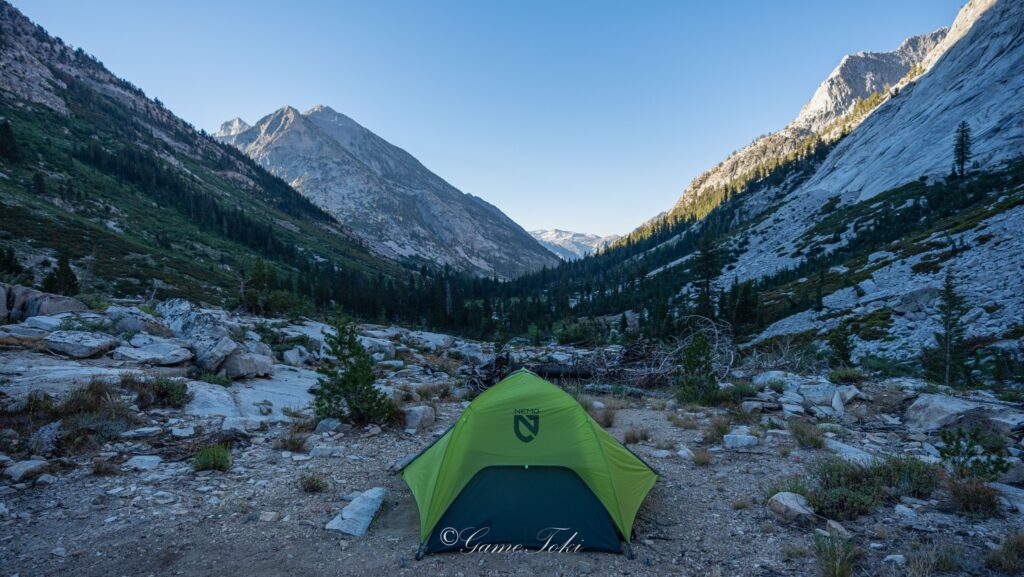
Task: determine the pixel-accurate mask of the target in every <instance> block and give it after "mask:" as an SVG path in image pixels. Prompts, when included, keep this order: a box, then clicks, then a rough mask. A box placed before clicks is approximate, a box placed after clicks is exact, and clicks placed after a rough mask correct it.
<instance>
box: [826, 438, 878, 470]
mask: <svg viewBox="0 0 1024 577" xmlns="http://www.w3.org/2000/svg"><path fill="white" fill-rule="evenodd" d="M825 446H826V447H828V448H829V449H830V450H832V451H834V452H835V453H837V454H838V455H839V458H840V459H842V460H844V461H848V462H850V463H859V464H861V465H870V464H871V463H873V462H875V461H876V460H878V457H875V456H874V455H871V454H870V453H866V452H864V451H862V450H860V449H858V448H856V447H851V446H850V445H847V444H846V443H840V442H839V441H836V440H835V439H825Z"/></svg>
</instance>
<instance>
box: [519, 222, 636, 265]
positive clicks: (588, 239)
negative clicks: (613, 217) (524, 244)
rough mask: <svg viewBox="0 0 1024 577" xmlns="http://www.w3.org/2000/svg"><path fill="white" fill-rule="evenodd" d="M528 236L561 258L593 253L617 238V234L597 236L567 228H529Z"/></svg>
mask: <svg viewBox="0 0 1024 577" xmlns="http://www.w3.org/2000/svg"><path fill="white" fill-rule="evenodd" d="M530 236H532V237H533V238H535V239H537V242H539V243H541V244H542V245H544V248H546V249H548V250H550V251H551V252H553V253H554V254H555V256H557V257H558V258H560V259H562V260H576V259H578V258H583V257H585V256H587V255H590V254H594V253H596V252H598V251H600V250H601V249H603V248H605V247H607V246H608V245H610V244H612V243H614V242H615V241H617V240H619V238H620V237H619V235H617V234H611V235H608V236H598V235H596V234H589V233H585V232H571V231H568V230H558V229H553V230H531V231H530Z"/></svg>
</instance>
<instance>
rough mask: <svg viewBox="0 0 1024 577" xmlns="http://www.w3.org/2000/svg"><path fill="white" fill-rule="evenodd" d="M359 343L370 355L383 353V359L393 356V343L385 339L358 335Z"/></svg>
mask: <svg viewBox="0 0 1024 577" xmlns="http://www.w3.org/2000/svg"><path fill="white" fill-rule="evenodd" d="M359 343H360V344H361V345H363V348H364V349H366V352H368V353H370V354H371V355H373V354H381V355H384V358H385V359H393V358H395V343H393V342H391V341H389V340H387V339H378V338H374V337H364V336H360V337H359Z"/></svg>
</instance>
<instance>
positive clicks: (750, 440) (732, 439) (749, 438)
mask: <svg viewBox="0 0 1024 577" xmlns="http://www.w3.org/2000/svg"><path fill="white" fill-rule="evenodd" d="M722 445H724V446H725V448H727V449H739V448H742V447H753V446H754V445H757V437H755V436H753V435H744V434H733V433H729V434H728V435H725V436H724V437H722Z"/></svg>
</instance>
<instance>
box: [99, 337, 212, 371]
mask: <svg viewBox="0 0 1024 577" xmlns="http://www.w3.org/2000/svg"><path fill="white" fill-rule="evenodd" d="M111 356H113V357H114V358H115V359H117V360H120V361H131V362H135V363H142V364H147V365H157V366H167V365H177V364H179V363H183V362H185V361H187V360H189V359H191V358H192V351H190V350H188V349H186V348H184V347H179V346H178V345H176V344H174V343H169V342H162V343H153V344H150V345H145V346H142V347H138V348H135V347H123V346H122V347H117V348H116V349H114V352H113V354H112V355H111Z"/></svg>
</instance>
